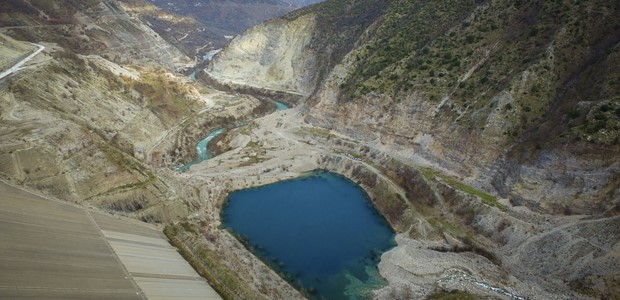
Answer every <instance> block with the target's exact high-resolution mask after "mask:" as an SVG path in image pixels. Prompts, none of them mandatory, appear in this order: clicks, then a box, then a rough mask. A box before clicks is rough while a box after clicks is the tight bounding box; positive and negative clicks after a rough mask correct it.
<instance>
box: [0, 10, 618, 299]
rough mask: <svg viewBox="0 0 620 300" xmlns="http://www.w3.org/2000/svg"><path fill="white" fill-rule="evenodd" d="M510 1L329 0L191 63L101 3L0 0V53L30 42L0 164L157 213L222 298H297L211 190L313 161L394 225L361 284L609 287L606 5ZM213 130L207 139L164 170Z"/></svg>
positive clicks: (407, 292)
mask: <svg viewBox="0 0 620 300" xmlns="http://www.w3.org/2000/svg"><path fill="white" fill-rule="evenodd" d="M517 2H518V3H512V2H510V3H509V1H501V0H496V1H487V2H483V3H478V2H473V1H465V2H459V3H458V5H457V3H455V2H454V1H435V2H418V1H413V2H407V1H394V2H393V3H392V2H390V3H388V2H383V1H353V2H351V3H348V4H347V3H345V1H340V0H329V1H326V2H325V3H322V4H319V5H316V6H312V7H310V8H306V9H302V10H299V11H296V12H293V13H292V14H289V15H287V16H285V17H283V18H279V19H275V20H270V21H268V22H266V23H263V24H260V25H258V26H256V27H254V28H252V29H250V30H248V31H247V32H246V34H245V35H243V36H240V37H237V38H235V39H234V40H233V41H231V43H230V44H229V45H228V46H227V47H226V48H225V49H224V50H223V51H222V52H221V53H219V54H217V55H216V57H215V59H214V60H213V61H212V62H211V63H210V65H209V66H208V68H207V69H206V70H204V72H203V71H200V72H199V73H198V74H197V78H198V81H193V80H190V79H189V78H187V77H186V76H184V75H182V74H179V73H176V70H178V69H179V68H183V67H187V66H190V67H191V66H193V65H192V63H191V60H190V59H188V58H187V57H186V56H185V55H183V53H182V52H181V51H179V50H178V49H177V48H175V47H174V46H172V45H170V44H169V43H168V42H166V41H165V40H164V39H163V38H162V37H161V36H160V35H159V34H158V33H156V32H155V31H153V30H152V29H151V28H149V26H148V25H147V24H146V23H145V22H144V20H142V19H140V18H138V17H136V16H134V15H132V14H131V13H128V12H127V11H125V9H124V8H123V6H122V5H120V4H119V3H118V2H117V1H114V0H105V1H94V0H93V1H71V0H66V1H50V3H47V2H46V3H37V2H35V1H15V2H11V3H9V4H2V5H3V8H6V10H4V12H5V13H2V14H0V25H1V26H0V27H2V29H1V31H0V32H1V33H2V35H0V37H1V39H2V44H0V53H1V54H2V61H1V65H2V66H4V65H10V64H11V62H13V61H15V60H18V59H19V58H20V57H24V56H25V55H28V53H30V52H31V51H32V50H33V49H34V48H33V46H32V45H31V44H30V43H38V44H41V45H44V46H45V50H44V51H43V52H42V53H40V54H39V55H37V56H36V57H35V58H34V59H32V60H31V61H29V62H28V63H27V64H26V65H24V68H23V69H22V70H19V72H16V73H14V74H12V75H10V76H8V77H6V78H4V79H1V80H0V177H1V178H2V179H4V180H7V181H10V182H12V183H13V184H17V185H20V186H23V187H24V188H26V189H31V190H35V191H37V192H39V193H42V194H45V195H47V196H48V197H52V198H57V199H61V200H63V201H69V202H75V203H79V204H81V205H84V206H88V207H92V208H94V209H97V210H99V211H101V212H104V213H107V214H112V215H124V216H128V217H132V218H136V219H139V220H142V221H146V222H151V223H158V224H162V225H164V226H166V229H165V231H164V232H165V233H166V235H167V236H168V238H169V239H170V241H171V243H173V244H174V245H175V246H177V247H178V248H179V249H180V252H181V253H182V254H183V255H184V256H185V258H186V259H187V260H188V261H189V262H190V263H191V264H192V265H193V266H194V267H195V268H196V269H197V270H198V272H199V273H201V275H202V276H204V277H206V278H207V279H208V280H209V282H210V284H211V285H213V287H214V288H215V289H216V290H217V291H218V292H219V293H220V294H221V295H222V296H224V297H225V298H233V299H235V298H236V299H250V298H251V299H260V298H265V299H294V298H303V297H304V294H303V293H301V292H299V291H297V290H295V289H293V288H292V287H291V286H290V285H289V284H288V283H287V282H286V281H285V280H284V279H283V278H282V277H280V276H279V275H278V274H277V273H276V272H274V271H273V270H271V269H269V267H267V265H266V264H264V263H263V262H261V261H260V260H259V259H258V258H257V257H255V256H254V255H253V254H252V253H251V252H250V251H249V250H248V248H247V247H246V246H244V244H242V243H241V242H240V241H238V240H237V239H236V238H234V237H233V235H232V234H231V233H229V232H228V231H225V230H222V229H221V228H220V225H221V224H220V210H221V208H222V206H223V205H224V203H225V201H226V197H227V195H228V193H230V192H232V191H234V190H237V189H242V188H248V187H253V186H258V185H264V184H269V183H273V182H276V181H279V180H283V179H288V178H294V177H298V176H300V175H301V174H303V173H304V172H308V171H312V170H315V169H326V170H329V171H333V172H337V173H339V174H342V175H344V176H346V177H348V178H350V179H352V180H353V181H355V182H357V183H358V184H359V185H360V186H361V187H363V188H364V189H365V191H366V192H367V193H368V195H369V196H370V198H371V200H372V202H373V204H374V206H375V207H376V208H377V209H378V210H379V211H380V212H381V214H382V215H383V216H384V217H385V218H386V219H387V221H388V222H389V223H390V225H391V227H392V228H393V229H394V230H395V231H396V232H397V240H396V241H397V244H398V245H397V246H396V247H395V248H394V249H392V250H390V251H388V252H386V253H385V254H384V255H383V256H382V258H381V263H380V264H379V271H380V273H381V275H382V276H383V277H384V278H385V279H386V280H387V282H388V285H387V286H385V287H383V288H381V289H379V290H377V291H375V292H374V294H373V296H374V297H376V298H378V299H420V298H431V299H438V298H439V299H441V298H442V297H452V296H454V297H464V298H465V299H468V298H467V297H469V298H491V299H496V298H499V299H597V298H614V297H616V295H618V294H620V277H619V276H620V275H619V274H618V271H617V270H619V269H620V257H619V253H620V231H618V228H620V216H619V215H618V212H619V205H620V175H619V174H620V160H618V157H620V148H619V145H618V143H617V139H618V134H619V132H620V131H619V129H618V128H619V127H618V126H619V123H618V122H620V121H619V120H620V113H619V111H620V103H618V91H619V86H618V84H617V83H618V82H619V81H618V80H617V77H618V73H617V70H619V68H617V66H618V57H619V56H618V53H620V52H618V49H619V48H618V39H617V37H618V36H620V35H618V30H617V28H615V27H614V26H616V25H617V24H615V23H617V22H618V20H620V18H613V16H616V15H617V14H618V11H620V9H619V8H618V7H617V5H614V4H610V3H607V2H605V1H598V2H597V3H581V4H573V3H569V2H570V1H560V2H557V3H555V2H553V3H548V4H540V3H534V2H535V1H517ZM599 2H600V3H599ZM595 4H596V5H595ZM409 5H413V6H411V7H410V6H409ZM595 8H596V9H595ZM560 12H561V13H562V15H563V17H562V18H561V19H559V21H557V20H555V19H553V20H554V21H551V19H552V18H550V17H549V16H550V15H551V14H553V13H560ZM600 16H605V17H606V18H605V19H606V20H611V21H610V22H611V23H609V24H607V23H605V24H602V23H599V21H600V22H602V21H601V20H602V19H600V18H599V17H600ZM607 17H609V18H607ZM429 19H433V20H434V22H427V21H428V20H429ZM599 19H600V20H599ZM410 21H411V22H414V23H415V24H413V23H412V24H410V23H408V22H410ZM416 22H417V23H416ZM614 22H615V23H614ZM584 24H589V25H588V26H585V25H584ZM614 24H615V25H614ZM517 25H518V26H517ZM410 28H416V30H415V31H413V30H409V29H410ZM511 30H514V31H511ZM567 32H569V33H571V34H568V33H567ZM469 36H471V38H469ZM506 36H508V37H506ZM513 40H514V41H516V42H514V43H513V42H512V41H513ZM570 53H573V54H574V55H569V54H570ZM506 60H509V61H510V62H512V63H509V62H508V61H506ZM218 89H219V90H218ZM271 100H278V101H284V102H286V103H288V104H291V105H292V106H294V107H293V108H291V109H288V110H284V111H278V112H274V110H275V106H274V104H273V102H272V101H271ZM216 128H225V133H223V134H222V135H221V136H218V138H216V139H214V140H213V141H212V142H211V143H210V145H209V148H210V149H211V150H212V151H214V152H215V153H216V154H217V156H216V157H214V158H212V159H210V160H206V161H203V162H201V163H198V164H195V165H192V166H191V168H190V169H189V170H188V171H185V172H177V171H175V168H176V167H178V166H180V165H182V164H185V163H187V162H189V161H191V160H192V159H193V158H194V157H195V155H196V150H195V144H196V143H197V142H198V141H199V140H200V139H202V138H204V137H205V136H206V135H207V134H208V133H209V132H211V131H212V130H214V129H216Z"/></svg>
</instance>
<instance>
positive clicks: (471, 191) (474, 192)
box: [420, 168, 508, 211]
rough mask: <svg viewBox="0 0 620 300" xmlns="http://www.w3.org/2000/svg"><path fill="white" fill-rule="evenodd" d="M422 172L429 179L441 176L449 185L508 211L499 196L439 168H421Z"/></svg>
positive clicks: (487, 203)
mask: <svg viewBox="0 0 620 300" xmlns="http://www.w3.org/2000/svg"><path fill="white" fill-rule="evenodd" d="M420 172H421V173H422V175H423V176H424V178H426V179H427V180H432V179H434V178H435V176H437V177H439V178H441V180H443V181H444V182H445V183H447V184H448V185H450V186H451V187H453V188H455V189H457V190H460V191H462V192H465V193H468V194H470V195H473V196H477V197H478V198H480V199H481V200H482V202H483V203H484V204H486V205H489V206H495V207H497V208H499V209H500V210H501V211H507V210H508V207H506V206H505V205H503V204H501V203H499V202H498V201H497V198H495V197H493V196H491V195H489V194H487V193H485V192H483V191H481V190H478V189H476V188H474V187H472V186H469V185H467V184H465V183H463V182H461V181H459V180H457V179H455V178H453V177H450V176H448V175H446V174H443V173H441V172H439V171H437V170H434V169H431V168H420Z"/></svg>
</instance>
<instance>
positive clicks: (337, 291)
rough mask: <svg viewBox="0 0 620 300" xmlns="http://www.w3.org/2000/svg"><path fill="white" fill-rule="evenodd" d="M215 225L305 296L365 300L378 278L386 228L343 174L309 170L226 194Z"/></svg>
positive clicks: (388, 242) (390, 237) (388, 238)
mask: <svg viewBox="0 0 620 300" xmlns="http://www.w3.org/2000/svg"><path fill="white" fill-rule="evenodd" d="M222 223H223V225H222V226H223V227H224V228H227V229H229V230H230V231H231V232H232V233H233V234H235V235H236V236H237V237H238V238H239V239H240V240H241V241H242V242H243V243H244V244H245V245H246V246H247V247H248V248H250V249H251V250H252V251H253V252H254V253H255V254H256V255H257V256H258V257H259V258H261V259H262V260H263V261H264V262H265V263H267V264H269V265H270V266H271V267H272V268H273V269H274V270H275V271H276V272H278V273H280V274H281V276H283V277H284V278H285V279H286V280H287V281H289V282H290V283H291V284H292V285H293V286H295V287H296V288H298V289H300V290H303V291H305V294H306V295H307V296H308V297H310V298H312V299H321V298H325V299H365V298H370V296H371V294H370V291H372V290H374V289H377V288H379V287H381V286H383V285H384V284H385V282H384V281H383V279H382V278H381V276H380V275H379V273H378V270H377V264H378V262H379V259H380V257H381V254H382V253H383V252H385V251H386V250H389V249H390V248H392V247H394V246H395V242H394V232H393V231H392V230H391V228H390V227H389V225H388V223H387V222H386V220H385V219H384V218H383V216H381V215H380V214H379V213H378V212H377V210H376V209H375V208H374V207H373V205H372V203H371V202H370V200H369V198H368V196H367V195H366V193H365V192H364V190H362V189H361V188H360V187H359V186H358V185H356V184H355V183H353V182H352V181H350V180H349V179H347V178H345V177H343V176H340V175H337V174H334V173H329V172H323V171H316V172H312V173H311V174H309V175H307V176H303V177H301V178H297V179H292V180H287V181H282V182H278V183H274V184H270V185H266V186H261V187H256V188H252V189H246V190H239V191H235V192H233V193H231V194H230V195H229V197H228V201H227V204H226V205H225V207H224V208H223V210H222Z"/></svg>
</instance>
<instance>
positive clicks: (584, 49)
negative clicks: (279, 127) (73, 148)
mask: <svg viewBox="0 0 620 300" xmlns="http://www.w3.org/2000/svg"><path fill="white" fill-rule="evenodd" d="M372 3H374V4H373V5H369V3H366V2H365V1H355V2H352V3H351V4H350V5H344V4H343V3H342V2H341V1H328V2H326V3H322V4H321V5H317V6H315V7H311V8H309V9H306V10H301V11H298V12H296V13H294V14H293V15H290V16H287V17H286V19H285V20H287V21H288V22H285V20H280V21H273V22H270V23H268V25H261V26H258V27H255V28H253V29H252V30H250V31H248V32H247V33H246V34H245V35H244V36H242V37H240V38H238V39H236V40H235V41H233V43H231V44H230V46H229V47H228V48H227V49H226V50H225V51H224V52H222V53H221V54H220V56H219V57H218V58H217V59H216V60H215V61H214V62H213V64H212V65H211V66H210V68H209V71H208V72H209V74H212V75H213V76H214V77H216V78H218V79H221V80H229V81H231V82H233V83H236V84H239V85H254V86H259V87H267V88H273V89H284V90H288V91H294V92H301V93H304V94H311V97H309V101H308V103H307V105H306V107H307V119H308V120H309V121H311V122H313V123H315V124H318V125H321V126H324V127H327V128H334V129H338V130H339V131H342V132H346V133H347V134H349V135H351V136H353V137H355V138H358V139H361V140H364V141H365V142H367V143H369V144H371V145H373V146H374V147H376V148H378V149H382V150H385V151H388V152H390V153H392V154H394V155H396V156H398V157H400V158H403V159H405V160H409V161H412V162H415V163H418V164H421V165H429V166H435V167H437V168H440V169H443V170H445V171H447V172H449V173H453V174H456V175H459V176H460V177H462V178H463V179H464V180H466V181H467V182H469V183H471V184H474V185H477V186H480V187H484V188H485V189H487V190H490V191H494V192H495V193H497V194H499V195H501V196H502V197H509V198H511V199H513V201H514V202H515V204H519V205H521V204H525V205H528V206H529V207H530V208H533V209H537V210H541V211H546V212H552V213H560V214H563V213H568V214H570V213H579V214H581V213H585V214H604V213H607V214H617V213H618V207H619V205H620V203H618V201H619V199H620V197H619V195H620V194H619V193H620V191H619V190H618V184H619V182H618V175H617V174H618V172H620V164H619V162H618V160H617V158H616V157H617V156H618V155H619V154H620V143H619V142H618V139H619V138H620V115H619V113H620V103H619V102H618V101H619V100H618V90H620V86H619V85H618V81H617V80H616V77H617V76H618V73H617V68H615V67H612V66H617V65H618V64H620V60H619V59H620V56H618V53H620V52H618V51H619V50H618V49H619V48H618V45H619V44H618V43H619V41H620V32H619V31H618V29H617V28H618V26H620V24H616V23H615V21H611V22H606V21H602V20H604V19H606V16H615V15H617V14H618V11H619V8H618V7H617V5H615V4H611V3H608V2H606V1H600V3H598V2H597V3H593V2H589V3H582V4H579V5H574V4H572V3H570V2H569V1H563V2H558V3H554V4H545V5H542V4H540V3H537V2H532V1H519V2H518V3H513V2H510V1H499V0H497V1H490V2H482V3H478V2H474V1H465V2H462V1H461V2H458V3H457V2H454V1H439V2H433V3H427V2H418V1H413V2H411V1H394V2H390V3H382V2H381V1H377V2H375V1H372ZM557 14H560V17H556V15H557ZM340 16H346V17H345V18H346V19H348V22H343V21H341V23H340V24H338V25H339V26H338V25H337V26H332V27H329V26H326V25H325V24H326V23H330V22H329V21H332V22H333V23H336V24H337V20H339V17H340ZM308 19H315V20H316V21H315V23H316V24H317V25H315V26H313V27H307V28H305V30H313V32H312V33H304V34H301V35H299V34H297V33H296V31H295V30H292V29H291V27H296V26H299V24H301V23H302V22H303V20H308ZM326 21H328V22H326ZM283 35H284V36H286V38H283ZM345 40H346V43H345V42H343V41H345ZM345 44H346V46H345ZM292 45H295V46H293V47H291V46H292ZM294 49H297V50H294ZM318 49H322V50H323V51H321V50H318ZM291 51H293V52H291ZM325 52H330V53H331V55H329V56H325V54H324V53H325ZM299 58H303V60H301V61H300V59H299ZM283 66H286V68H285V67H283ZM291 66H292V71H286V70H287V68H289V69H288V70H290V68H291ZM306 70H308V71H307V73H304V72H305V71H306ZM307 74H313V75H307ZM283 75H285V76H283ZM310 76H313V78H312V80H308V78H311V77H310Z"/></svg>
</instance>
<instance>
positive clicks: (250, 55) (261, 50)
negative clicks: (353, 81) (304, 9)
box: [207, 14, 316, 96]
mask: <svg viewBox="0 0 620 300" xmlns="http://www.w3.org/2000/svg"><path fill="white" fill-rule="evenodd" d="M315 22H316V20H315V17H314V16H313V15H312V14H308V15H305V16H303V17H300V18H297V19H295V20H293V21H291V22H286V21H284V20H274V21H268V22H265V23H262V24H260V25H258V26H256V27H254V28H252V29H250V30H248V32H247V34H245V35H243V36H239V37H237V38H235V39H234V40H232V41H231V42H230V44H229V45H228V46H227V47H226V51H224V52H222V53H221V54H218V55H217V56H216V59H215V61H214V62H213V63H212V64H211V65H210V67H209V69H208V71H207V74H208V75H209V76H211V77H216V78H217V79H218V80H219V81H221V82H223V83H232V84H237V85H248V84H251V85H253V86H256V87H260V88H266V89H271V90H275V91H283V92H287V93H293V94H301V95H305V96H307V95H309V94H310V92H312V88H313V87H314V86H315V85H316V77H315V75H314V74H315V73H316V68H315V65H314V64H315V56H316V53H315V52H314V51H312V49H310V48H309V47H308V45H309V43H310V41H311V37H312V35H311V34H312V32H313V31H314V28H315V26H316V24H315Z"/></svg>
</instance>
